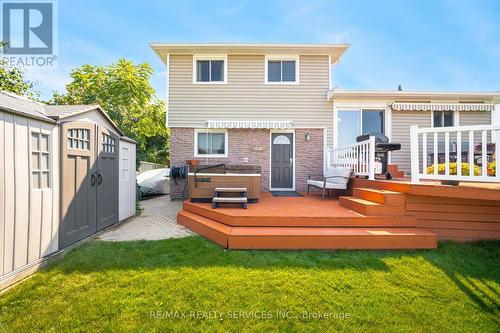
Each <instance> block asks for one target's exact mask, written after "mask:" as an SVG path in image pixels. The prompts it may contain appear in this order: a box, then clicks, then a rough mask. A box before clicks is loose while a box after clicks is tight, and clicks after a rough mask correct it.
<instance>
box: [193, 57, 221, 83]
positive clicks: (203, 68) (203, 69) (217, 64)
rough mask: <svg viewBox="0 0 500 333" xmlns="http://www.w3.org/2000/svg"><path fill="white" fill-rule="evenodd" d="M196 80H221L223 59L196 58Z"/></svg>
mask: <svg viewBox="0 0 500 333" xmlns="http://www.w3.org/2000/svg"><path fill="white" fill-rule="evenodd" d="M196 81H197V82H223V81H224V60H197V61H196Z"/></svg>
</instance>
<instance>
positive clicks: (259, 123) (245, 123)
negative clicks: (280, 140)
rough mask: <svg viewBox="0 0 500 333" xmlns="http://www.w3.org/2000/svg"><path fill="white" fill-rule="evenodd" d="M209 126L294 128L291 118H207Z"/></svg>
mask: <svg viewBox="0 0 500 333" xmlns="http://www.w3.org/2000/svg"><path fill="white" fill-rule="evenodd" d="M207 127H208V128H260V129H286V128H293V121H291V120H207Z"/></svg>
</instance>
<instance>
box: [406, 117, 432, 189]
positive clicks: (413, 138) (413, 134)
mask: <svg viewBox="0 0 500 333" xmlns="http://www.w3.org/2000/svg"><path fill="white" fill-rule="evenodd" d="M410 152H411V182H412V183H418V182H419V180H420V169H419V166H418V164H419V158H418V156H419V153H418V125H411V127H410ZM422 153H423V154H426V152H425V151H424V152H422ZM436 167H437V166H434V168H436Z"/></svg>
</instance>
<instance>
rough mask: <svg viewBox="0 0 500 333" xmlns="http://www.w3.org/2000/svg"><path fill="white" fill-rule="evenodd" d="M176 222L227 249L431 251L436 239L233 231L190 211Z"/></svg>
mask: <svg viewBox="0 0 500 333" xmlns="http://www.w3.org/2000/svg"><path fill="white" fill-rule="evenodd" d="M177 221H178V223H179V224H181V225H184V226H186V227H188V228H189V229H191V230H193V231H195V232H197V233H198V234H200V235H203V236H204V237H206V238H208V239H210V240H212V241H214V242H215V243H217V244H219V245H220V246H222V247H224V248H228V249H331V250H333V249H432V248H436V246H437V243H436V242H437V240H436V236H435V235H434V234H432V233H430V232H426V231H423V230H420V229H416V228H411V227H408V228H391V227H388V228H382V227H366V226H360V225H356V224H354V223H352V225H350V226H348V225H346V226H344V227H290V226H282V227H275V226H267V227H231V226H228V225H226V224H224V223H221V222H217V221H215V220H213V219H210V218H207V217H204V216H201V215H198V214H195V213H192V212H190V211H187V210H182V211H180V212H179V214H178V217H177Z"/></svg>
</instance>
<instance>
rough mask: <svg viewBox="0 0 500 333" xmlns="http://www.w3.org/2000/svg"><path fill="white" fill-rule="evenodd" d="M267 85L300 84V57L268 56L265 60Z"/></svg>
mask: <svg viewBox="0 0 500 333" xmlns="http://www.w3.org/2000/svg"><path fill="white" fill-rule="evenodd" d="M265 62H266V64H265V71H266V79H265V83H266V84H297V83H299V57H298V56H275V55H272V56H271V55H268V56H266V58H265Z"/></svg>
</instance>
